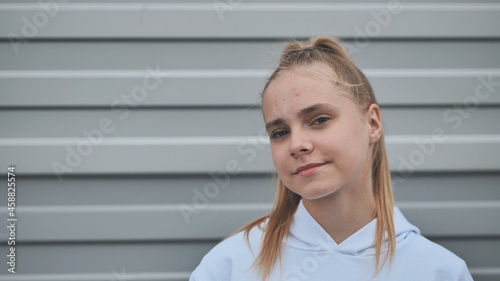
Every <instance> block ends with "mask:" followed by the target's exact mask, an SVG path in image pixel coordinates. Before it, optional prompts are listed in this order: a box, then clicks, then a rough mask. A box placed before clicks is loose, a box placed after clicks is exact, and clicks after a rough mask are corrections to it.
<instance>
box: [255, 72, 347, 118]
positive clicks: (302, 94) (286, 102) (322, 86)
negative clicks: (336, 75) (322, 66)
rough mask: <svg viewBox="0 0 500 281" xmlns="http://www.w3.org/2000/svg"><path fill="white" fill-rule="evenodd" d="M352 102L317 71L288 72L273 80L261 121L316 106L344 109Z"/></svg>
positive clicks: (265, 100)
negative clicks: (329, 105)
mask: <svg viewBox="0 0 500 281" xmlns="http://www.w3.org/2000/svg"><path fill="white" fill-rule="evenodd" d="M348 102H351V103H353V102H352V101H351V99H350V97H349V95H348V93H346V91H345V90H344V89H341V88H340V87H337V86H336V85H335V84H334V82H333V81H332V80H331V79H329V78H328V77H322V75H321V74H318V73H317V72H316V71H314V70H313V71H310V69H309V68H308V69H307V70H306V71H304V70H301V69H291V70H286V71H284V72H282V73H281V74H280V75H279V76H278V77H276V78H275V80H273V81H272V82H271V83H270V84H269V86H268V87H267V89H266V92H265V93H264V97H263V102H262V110H263V113H264V119H265V120H269V119H273V118H283V119H284V118H286V117H287V116H289V115H296V113H297V112H299V111H300V110H302V109H303V108H306V107H309V106H312V105H314V104H317V103H323V104H332V105H333V106H336V107H340V106H342V107H345V106H346V103H348Z"/></svg>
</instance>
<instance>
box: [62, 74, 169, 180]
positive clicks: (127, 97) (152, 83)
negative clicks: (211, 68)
mask: <svg viewBox="0 0 500 281" xmlns="http://www.w3.org/2000/svg"><path fill="white" fill-rule="evenodd" d="M160 72H161V71H160V66H159V65H156V69H153V68H151V67H150V66H147V67H146V73H145V75H144V77H143V78H142V83H141V84H139V85H136V86H134V87H133V88H132V89H131V90H130V92H129V93H126V94H122V95H121V96H120V98H117V99H115V100H114V101H113V102H112V103H111V111H112V112H113V113H115V114H118V118H117V120H116V119H115V120H112V119H110V118H102V119H101V120H99V123H98V124H97V126H96V128H93V129H91V130H87V129H83V130H81V133H82V135H83V139H82V140H80V141H78V142H77V143H76V147H75V145H66V147H65V149H66V152H67V153H66V157H65V158H64V160H65V161H64V162H63V163H61V162H58V161H52V170H53V171H54V173H55V174H56V176H57V178H58V179H59V182H61V181H62V180H63V175H64V174H66V173H70V172H73V171H74V169H75V168H76V167H78V166H79V165H81V163H82V162H83V160H84V159H85V157H87V156H89V155H90V154H91V153H92V151H93V147H94V146H98V145H101V144H102V142H103V141H104V138H105V136H106V135H109V134H111V133H113V132H114V130H115V129H116V125H117V121H124V120H125V119H126V118H127V117H128V116H129V114H130V109H132V108H135V107H137V106H138V105H139V104H140V103H141V102H142V101H144V100H145V99H146V98H147V96H148V93H149V92H151V91H153V90H155V89H156V88H157V87H158V86H159V85H160V84H161V83H162V81H163V78H162V77H161V74H160Z"/></svg>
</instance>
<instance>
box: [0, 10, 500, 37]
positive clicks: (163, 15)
mask: <svg viewBox="0 0 500 281" xmlns="http://www.w3.org/2000/svg"><path fill="white" fill-rule="evenodd" d="M61 2H63V1H61ZM63 3H64V4H62V5H58V8H59V10H58V11H57V21H58V24H47V23H46V24H40V28H37V27H34V30H35V31H33V32H32V33H33V34H34V35H35V36H36V38H64V39H68V38H86V39H89V38H134V39H149V38H172V37H174V38H213V39H215V38H232V39H239V38H277V37H278V38H290V37H307V36H311V35H312V34H314V32H315V31H316V32H317V31H319V30H320V31H321V32H322V33H323V34H335V35H336V36H340V37H354V36H356V34H357V33H356V30H357V29H355V28H354V27H358V28H360V29H361V30H362V32H363V31H364V32H365V33H367V34H371V35H372V36H381V37H386V38H399V37H405V38H421V37H424V38H429V37H434V38H436V37H437V38H446V37H449V38H456V37H461V38H484V37H496V38H498V37H499V36H500V32H499V30H498V28H495V26H498V23H499V14H500V5H498V4H444V3H443V4H407V3H400V2H392V3H389V4H386V3H383V4H382V3H381V4H345V3H341V4H338V3H337V4H335V3H333V4H319V3H308V4H247V3H237V4H235V5H232V6H231V8H230V9H229V10H226V9H225V8H224V7H222V8H221V7H220V6H219V8H218V9H216V8H215V7H216V5H215V4H111V3H106V4H100V3H92V4H73V3H65V2H63ZM40 10H41V8H40V7H39V5H30V4H24V5H22V6H20V5H1V6H0V18H1V19H2V22H0V23H1V24H0V34H2V36H3V37H7V36H9V34H10V37H14V38H24V37H28V36H29V33H28V32H25V34H26V35H23V33H22V27H21V26H18V25H17V24H16V23H17V22H18V20H17V19H19V18H23V17H26V18H31V17H32V16H33V13H35V12H37V11H39V12H40V13H44V12H43V11H40ZM372 10H375V11H384V12H385V13H386V14H388V16H387V18H388V19H383V20H380V19H378V20H377V19H376V18H375V17H374V16H373V14H370V12H371V11H372ZM110 18H112V19H113V21H112V22H111V23H110V21H109V19H110ZM192 18H196V21H193V20H191V19H192ZM256 18H258V19H259V20H257V21H256V20H255V19H256ZM277 18H279V19H280V22H281V24H276V19H277ZM297 18H300V19H301V21H297V20H296V19H297ZM463 18H467V19H468V20H467V21H463ZM49 21H50V19H49V18H48V16H47V22H49ZM303 22H307V23H308V24H307V25H305V24H303ZM373 25H374V26H376V27H378V28H375V29H373V27H372V29H370V26H373ZM450 26H453V28H450ZM42 27H43V28H42ZM68 27H71V28H68ZM14 31H15V32H14ZM12 32H13V33H12ZM14 34H16V35H14ZM365 36H366V35H365Z"/></svg>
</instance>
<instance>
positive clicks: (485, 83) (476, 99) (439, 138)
mask: <svg viewBox="0 0 500 281" xmlns="http://www.w3.org/2000/svg"><path fill="white" fill-rule="evenodd" d="M478 80H479V84H478V85H477V86H476V88H475V90H474V94H470V95H468V96H467V97H465V98H464V99H463V101H462V102H461V103H460V104H456V105H455V106H454V107H453V108H452V109H448V110H446V111H445V112H444V113H443V121H444V122H445V123H449V124H450V127H451V130H453V131H456V130H458V128H460V127H461V126H462V124H463V122H464V119H468V118H470V117H471V116H472V112H473V111H475V110H477V108H478V107H479V104H480V103H481V102H483V101H485V100H487V99H489V98H490V97H491V95H492V94H493V93H494V92H495V90H496V88H498V87H500V81H499V82H495V81H493V75H492V74H489V75H487V76H481V77H478ZM447 138H448V136H447V135H446V134H445V130H444V129H443V128H435V129H434V130H433V131H432V135H431V137H430V138H424V139H420V140H416V141H415V143H416V145H417V148H416V149H414V150H412V151H411V152H410V154H409V155H408V157H406V158H405V157H403V156H402V155H399V156H398V160H399V164H398V170H397V174H396V175H395V177H394V178H393V180H392V182H393V185H396V184H397V183H403V182H405V180H406V178H408V177H410V176H411V175H412V174H413V173H414V172H415V170H416V168H417V167H419V166H421V165H423V164H424V163H425V161H426V160H427V159H428V158H429V157H431V156H432V155H433V154H434V153H435V151H436V144H439V143H444V142H446V140H447Z"/></svg>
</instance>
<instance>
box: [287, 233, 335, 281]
mask: <svg viewBox="0 0 500 281" xmlns="http://www.w3.org/2000/svg"><path fill="white" fill-rule="evenodd" d="M316 242H317V243H318V245H319V246H318V247H317V249H316V250H314V251H313V256H309V257H305V258H304V259H302V262H300V263H297V264H293V265H291V267H290V269H288V270H287V271H285V281H301V280H309V279H310V278H311V274H313V273H314V272H315V271H316V270H318V268H319V267H320V264H321V263H323V262H324V261H326V260H327V259H329V258H330V257H331V254H332V253H333V252H334V248H333V247H332V246H331V245H329V244H328V242H327V241H323V240H322V239H320V238H319V237H317V238H316Z"/></svg>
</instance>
